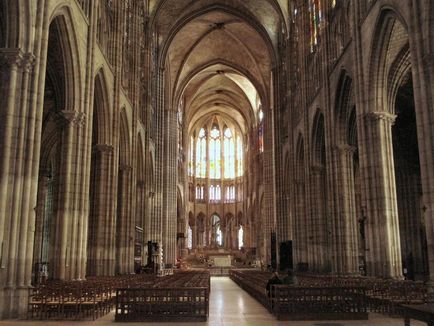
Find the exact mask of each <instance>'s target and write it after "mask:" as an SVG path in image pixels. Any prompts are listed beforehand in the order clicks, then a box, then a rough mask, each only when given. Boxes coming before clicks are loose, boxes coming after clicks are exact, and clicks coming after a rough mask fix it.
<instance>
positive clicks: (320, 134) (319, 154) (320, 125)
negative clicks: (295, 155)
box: [312, 110, 326, 166]
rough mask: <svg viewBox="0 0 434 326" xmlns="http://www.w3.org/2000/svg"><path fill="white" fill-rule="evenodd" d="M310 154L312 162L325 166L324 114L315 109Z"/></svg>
mask: <svg viewBox="0 0 434 326" xmlns="http://www.w3.org/2000/svg"><path fill="white" fill-rule="evenodd" d="M312 156H313V162H314V164H316V165H319V166H325V161H326V157H325V128H324V115H323V114H322V112H321V111H320V110H317V112H316V114H315V117H314V120H313V126H312Z"/></svg>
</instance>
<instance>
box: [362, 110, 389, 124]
mask: <svg viewBox="0 0 434 326" xmlns="http://www.w3.org/2000/svg"><path fill="white" fill-rule="evenodd" d="M366 119H367V120H368V121H371V122H377V121H385V122H387V123H390V124H391V125H393V124H394V123H395V120H396V115H395V114H392V113H390V112H384V111H381V112H370V113H367V114H366Z"/></svg>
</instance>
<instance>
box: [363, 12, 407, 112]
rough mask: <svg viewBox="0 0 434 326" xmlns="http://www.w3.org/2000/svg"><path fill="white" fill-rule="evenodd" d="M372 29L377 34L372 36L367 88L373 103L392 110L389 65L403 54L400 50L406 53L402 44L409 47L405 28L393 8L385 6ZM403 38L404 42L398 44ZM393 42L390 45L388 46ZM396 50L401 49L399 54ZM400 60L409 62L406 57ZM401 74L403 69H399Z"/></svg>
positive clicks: (376, 106) (378, 106) (403, 21)
mask: <svg viewBox="0 0 434 326" xmlns="http://www.w3.org/2000/svg"><path fill="white" fill-rule="evenodd" d="M374 31H375V32H374V33H373V35H376V37H375V38H373V40H372V45H371V55H370V63H369V69H370V70H369V71H370V73H369V76H370V77H369V80H370V83H369V85H370V89H369V91H370V93H371V94H372V98H373V99H374V101H375V103H373V105H372V107H374V108H384V109H383V110H384V111H389V113H393V112H392V110H393V105H392V106H390V99H391V92H390V84H391V83H390V72H391V70H390V68H391V65H392V64H393V62H396V60H400V57H403V54H404V57H406V55H405V53H406V52H408V51H406V50H405V49H404V48H403V47H408V28H407V25H406V23H405V20H404V19H403V18H402V16H401V15H400V14H399V12H398V11H396V9H394V8H391V7H384V8H383V9H382V10H381V12H380V14H379V15H378V19H377V22H376V27H375V29H374ZM405 36H406V37H405ZM402 42H405V43H403V44H401V43H402ZM392 43H393V46H390V45H391V44H392ZM396 51H401V52H403V53H401V54H399V53H396ZM402 63H404V64H405V63H406V64H407V65H409V60H408V61H406V60H404V61H403V62H402ZM397 66H398V67H399V66H401V64H398V65H397ZM401 70H402V69H401ZM398 71H399V69H398ZM400 75H401V76H403V75H404V72H402V71H401V73H400Z"/></svg>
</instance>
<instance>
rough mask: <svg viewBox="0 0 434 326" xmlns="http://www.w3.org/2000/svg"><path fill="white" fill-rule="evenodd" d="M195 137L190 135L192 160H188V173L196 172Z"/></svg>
mask: <svg viewBox="0 0 434 326" xmlns="http://www.w3.org/2000/svg"><path fill="white" fill-rule="evenodd" d="M193 164H194V137H193V136H191V137H190V162H188V175H190V176H192V175H193V174H194V166H193Z"/></svg>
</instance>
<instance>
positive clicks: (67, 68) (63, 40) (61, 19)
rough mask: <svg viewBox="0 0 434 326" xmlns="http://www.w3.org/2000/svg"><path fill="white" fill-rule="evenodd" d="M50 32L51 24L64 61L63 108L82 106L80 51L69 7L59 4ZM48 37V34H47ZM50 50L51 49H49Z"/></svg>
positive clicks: (52, 17) (53, 16) (53, 15)
mask: <svg viewBox="0 0 434 326" xmlns="http://www.w3.org/2000/svg"><path fill="white" fill-rule="evenodd" d="M50 22H51V23H50V33H51V32H52V28H51V27H52V26H53V27H55V29H56V31H57V33H58V38H59V43H60V44H59V47H60V49H59V50H60V51H61V54H60V55H61V56H62V58H63V62H64V72H65V94H64V106H63V108H64V109H65V110H75V111H77V108H80V107H82V105H81V99H82V95H83V94H82V91H81V90H82V87H81V85H82V80H83V78H82V75H81V69H80V53H79V51H78V48H79V46H78V41H77V35H78V33H77V29H76V28H75V24H74V19H73V14H72V11H71V8H70V7H68V6H65V5H59V6H58V7H57V8H56V9H55V10H54V11H53V14H52V16H51V19H50ZM47 37H49V36H47ZM51 50H52V49H51Z"/></svg>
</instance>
